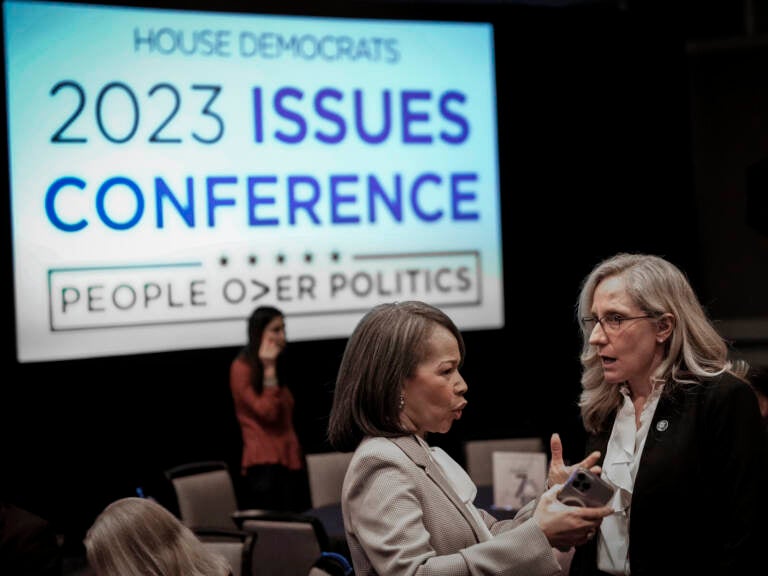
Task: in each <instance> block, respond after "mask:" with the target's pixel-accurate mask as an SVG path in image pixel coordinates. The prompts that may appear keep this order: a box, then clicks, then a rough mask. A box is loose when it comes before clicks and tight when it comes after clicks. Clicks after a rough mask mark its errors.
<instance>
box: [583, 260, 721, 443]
mask: <svg viewBox="0 0 768 576" xmlns="http://www.w3.org/2000/svg"><path fill="white" fill-rule="evenodd" d="M613 276H622V277H623V278H624V283H625V286H626V290H627V294H628V295H629V297H630V298H631V299H632V301H633V302H634V303H635V304H637V306H639V307H640V309H641V310H642V311H643V313H645V314H648V315H651V316H654V317H660V316H661V315H662V314H665V313H669V314H671V315H672V316H673V321H672V322H673V328H672V335H671V336H670V338H669V339H668V340H667V341H666V348H665V355H664V359H663V361H662V362H661V364H660V365H659V367H658V369H657V371H656V373H655V374H654V380H655V381H658V382H665V383H666V384H665V389H664V390H665V392H669V391H671V390H672V389H674V388H675V387H676V386H678V385H680V384H684V383H695V382H697V381H699V380H701V379H703V378H710V377H713V376H717V375H718V374H721V373H723V372H725V371H727V370H729V369H730V368H731V363H730V361H729V360H728V346H727V344H726V342H725V340H724V339H723V338H722V337H721V336H720V335H719V334H718V332H717V330H715V327H714V326H713V325H712V322H711V321H710V320H709V318H708V317H707V314H706V312H705V310H704V308H703V307H702V306H701V304H700V303H699V300H698V298H697V297H696V294H695V293H694V292H693V289H692V288H691V285H690V284H689V282H688V279H687V278H686V276H685V274H684V273H683V272H682V271H681V270H680V269H679V268H677V267H676V266H675V265H674V264H672V263H670V262H668V261H667V260H665V259H664V258H661V257H659V256H654V255H648V254H628V253H619V254H616V255H615V256H612V257H611V258H608V259H606V260H603V261H602V262H600V263H599V264H597V266H595V268H594V269H593V270H592V272H590V274H589V275H588V276H587V277H586V278H585V279H584V281H583V283H582V286H581V293H580V295H579V300H578V305H577V315H578V318H584V317H586V316H590V315H591V314H592V312H591V310H592V303H593V299H594V294H595V289H596V288H597V285H598V284H600V282H602V281H603V280H605V279H606V278H610V277H613ZM581 337H582V349H581V357H580V359H581V365H582V375H581V385H582V392H581V397H580V398H579V406H580V408H581V415H582V420H583V422H584V427H585V428H586V430H587V431H589V432H592V433H595V432H598V431H600V430H601V429H602V425H603V423H604V422H605V421H606V419H607V417H608V416H609V415H610V414H611V413H612V412H613V411H614V410H616V409H617V408H618V407H619V405H620V402H621V395H620V392H619V388H618V387H617V386H615V385H613V384H610V385H609V384H606V383H605V380H604V378H603V368H602V365H601V363H600V357H599V356H598V354H597V350H596V348H595V347H594V346H591V345H590V344H589V337H590V332H589V331H588V329H587V328H586V327H584V326H582V332H581Z"/></svg>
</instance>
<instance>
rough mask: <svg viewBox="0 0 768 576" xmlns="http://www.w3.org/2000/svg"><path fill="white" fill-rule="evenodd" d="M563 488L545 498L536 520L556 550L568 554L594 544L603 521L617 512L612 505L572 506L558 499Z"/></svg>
mask: <svg viewBox="0 0 768 576" xmlns="http://www.w3.org/2000/svg"><path fill="white" fill-rule="evenodd" d="M562 488H563V486H562V484H556V485H555V486H553V487H552V488H550V489H549V490H547V491H546V492H544V494H542V496H541V498H540V499H539V502H538V504H537V505H536V509H535V510H534V512H533V519H534V520H535V521H536V523H537V524H538V525H539V528H541V531H542V532H544V535H545V536H546V537H547V540H549V543H550V544H551V545H552V546H554V547H555V548H558V549H559V550H567V549H568V548H570V547H571V546H581V545H582V544H585V543H586V542H588V541H589V540H591V539H592V538H593V537H594V536H595V533H596V532H597V529H598V528H599V527H600V523H601V522H602V521H603V518H604V517H606V516H608V515H610V514H613V508H612V507H611V506H610V505H607V506H601V507H600V508H583V507H580V506H568V505H566V504H563V503H562V502H560V501H559V500H558V499H557V494H558V493H559V492H560V490H562Z"/></svg>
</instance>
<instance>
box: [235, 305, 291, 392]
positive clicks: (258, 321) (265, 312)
mask: <svg viewBox="0 0 768 576" xmlns="http://www.w3.org/2000/svg"><path fill="white" fill-rule="evenodd" d="M278 317H281V318H282V317H284V315H283V312H282V310H279V309H278V308H275V307H274V306H259V307H258V308H256V309H255V310H254V311H253V312H251V315H250V317H249V318H248V343H247V344H246V345H245V346H243V348H242V349H241V350H240V356H241V357H242V358H243V359H245V361H246V362H248V364H250V366H251V385H252V386H253V389H254V390H255V391H256V393H257V394H261V393H262V392H263V391H264V366H263V365H262V363H261V361H260V360H259V347H260V346H261V339H262V338H263V337H264V330H265V329H266V327H267V325H268V324H269V323H270V322H272V320H274V319H275V318H278ZM281 356H282V355H281ZM281 366H282V362H281V360H280V356H278V359H277V367H276V369H277V382H278V385H281V386H282V385H283V384H284V383H281V380H280V377H281V375H282V374H281V371H282V370H281Z"/></svg>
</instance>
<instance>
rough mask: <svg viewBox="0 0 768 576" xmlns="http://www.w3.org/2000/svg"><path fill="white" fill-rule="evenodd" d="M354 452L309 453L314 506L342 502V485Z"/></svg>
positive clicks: (308, 468) (311, 493)
mask: <svg viewBox="0 0 768 576" xmlns="http://www.w3.org/2000/svg"><path fill="white" fill-rule="evenodd" d="M352 454H353V453H352V452H323V453H316V454H307V455H306V460H307V476H308V477H309V495H310V498H311V500H312V508H320V507H321V506H327V505H328V504H338V503H339V502H341V486H342V484H343V483H344V474H346V472H347V467H348V466H349V461H350V460H351V459H352Z"/></svg>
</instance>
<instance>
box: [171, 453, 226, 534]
mask: <svg viewBox="0 0 768 576" xmlns="http://www.w3.org/2000/svg"><path fill="white" fill-rule="evenodd" d="M165 476H166V478H168V480H170V482H171V484H172V485H173V489H174V492H175V493H176V499H177V501H178V504H179V518H180V519H181V521H182V522H183V523H184V524H185V525H187V526H189V527H190V528H192V529H196V528H220V529H223V530H228V529H234V528H237V526H236V525H235V523H234V521H233V520H232V513H233V512H235V511H236V510H237V508H238V505H237V496H236V494H235V485H234V482H233V481H232V476H231V474H230V471H229V466H227V464H226V462H221V461H204V462H190V463H187V464H182V465H180V466H176V467H174V468H170V469H168V470H166V471H165Z"/></svg>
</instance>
